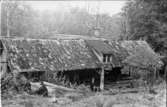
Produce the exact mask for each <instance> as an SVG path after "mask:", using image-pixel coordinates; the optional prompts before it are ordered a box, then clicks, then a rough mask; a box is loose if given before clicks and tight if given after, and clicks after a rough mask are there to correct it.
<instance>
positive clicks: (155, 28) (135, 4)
mask: <svg viewBox="0 0 167 107" xmlns="http://www.w3.org/2000/svg"><path fill="white" fill-rule="evenodd" d="M166 10H167V1H166V0H133V1H129V2H128V3H127V5H126V6H125V7H124V15H125V16H126V17H127V21H128V24H129V35H128V36H129V37H128V38H129V39H132V40H138V39H144V40H146V41H147V42H148V43H149V44H150V45H151V46H152V47H153V48H154V50H155V51H156V52H159V53H161V54H165V53H166V52H167V51H166V50H167V43H166V40H167V36H166V35H167V11H166Z"/></svg>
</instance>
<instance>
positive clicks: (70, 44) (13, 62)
mask: <svg viewBox="0 0 167 107" xmlns="http://www.w3.org/2000/svg"><path fill="white" fill-rule="evenodd" d="M1 41H2V43H3V44H4V45H5V46H6V48H7V50H8V59H9V62H10V66H11V68H12V69H19V70H20V71H59V70H75V69H91V68H98V67H99V66H98V63H99V62H98V59H96V57H94V55H92V53H91V52H90V51H89V50H88V48H87V47H86V44H85V42H84V41H83V40H47V39H41V40H37V39H9V38H8V39H1Z"/></svg>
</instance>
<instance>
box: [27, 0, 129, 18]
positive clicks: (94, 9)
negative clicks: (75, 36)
mask: <svg viewBox="0 0 167 107" xmlns="http://www.w3.org/2000/svg"><path fill="white" fill-rule="evenodd" d="M27 2H28V4H30V5H31V6H32V7H33V8H34V9H35V10H39V11H46V10H48V11H62V12H63V11H64V12H65V11H69V10H70V8H74V7H78V8H84V9H86V10H87V11H88V12H89V13H91V14H97V13H98V14H100V13H104V14H109V15H110V16H112V15H114V14H116V13H119V12H121V9H122V7H123V6H124V5H125V3H126V1H125V0H120V1H119V0H118V1H27Z"/></svg>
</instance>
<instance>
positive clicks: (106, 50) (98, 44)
mask: <svg viewBox="0 0 167 107" xmlns="http://www.w3.org/2000/svg"><path fill="white" fill-rule="evenodd" d="M86 43H87V44H88V46H89V47H91V48H93V49H95V50H96V51H97V52H99V53H102V54H112V48H111V46H110V45H109V44H107V43H105V42H104V41H103V40H86Z"/></svg>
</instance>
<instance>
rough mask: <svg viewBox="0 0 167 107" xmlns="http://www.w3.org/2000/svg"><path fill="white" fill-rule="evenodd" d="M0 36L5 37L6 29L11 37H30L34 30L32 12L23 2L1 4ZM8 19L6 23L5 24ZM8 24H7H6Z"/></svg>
mask: <svg viewBox="0 0 167 107" xmlns="http://www.w3.org/2000/svg"><path fill="white" fill-rule="evenodd" d="M1 14H2V23H1V25H2V28H1V31H2V32H1V35H2V36H6V35H7V29H9V31H10V35H12V36H16V35H17V36H23V35H25V36H26V35H31V34H32V33H33V30H34V26H33V17H34V13H33V10H32V9H31V8H30V7H29V6H28V5H26V4H24V3H23V2H17V1H10V2H9V1H8V2H7V1H6V2H3V3H2V12H1ZM7 19H8V22H7ZM7 23H8V24H7Z"/></svg>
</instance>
